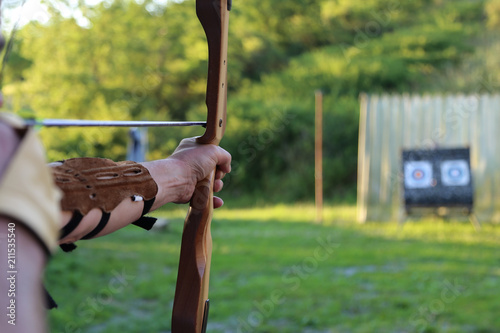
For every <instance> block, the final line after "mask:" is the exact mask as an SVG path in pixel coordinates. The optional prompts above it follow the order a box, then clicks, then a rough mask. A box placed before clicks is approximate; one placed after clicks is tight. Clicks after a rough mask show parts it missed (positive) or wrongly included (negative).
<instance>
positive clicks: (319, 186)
mask: <svg viewBox="0 0 500 333" xmlns="http://www.w3.org/2000/svg"><path fill="white" fill-rule="evenodd" d="M314 95H315V104H316V108H315V114H316V115H315V119H316V120H315V140H314V180H315V182H314V185H315V186H314V188H315V202H316V223H322V222H323V92H321V90H316V92H315V94H314Z"/></svg>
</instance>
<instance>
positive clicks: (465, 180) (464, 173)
mask: <svg viewBox="0 0 500 333" xmlns="http://www.w3.org/2000/svg"><path fill="white" fill-rule="evenodd" d="M441 181H442V183H443V185H444V186H465V185H468V184H469V182H470V172H469V164H468V163H467V161H466V160H451V161H444V162H442V163H441Z"/></svg>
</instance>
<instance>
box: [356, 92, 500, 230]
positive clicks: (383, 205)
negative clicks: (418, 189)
mask: <svg viewBox="0 0 500 333" xmlns="http://www.w3.org/2000/svg"><path fill="white" fill-rule="evenodd" d="M360 99H361V113H360V123H359V149H358V208H357V209H358V220H359V221H360V222H365V221H369V220H375V221H384V220H389V219H396V220H397V219H399V218H401V217H402V216H403V202H402V173H401V151H402V149H415V148H424V149H428V148H434V147H442V148H449V147H459V146H460V147H464V146H468V147H470V149H471V171H472V177H473V185H474V212H475V214H476V216H477V217H478V218H479V220H480V222H483V223H484V222H500V95H443V96H441V95H424V96H411V95H366V94H362V95H361V96H360Z"/></svg>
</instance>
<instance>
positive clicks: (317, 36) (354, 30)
mask: <svg viewBox="0 0 500 333" xmlns="http://www.w3.org/2000/svg"><path fill="white" fill-rule="evenodd" d="M66 5H67V6H70V5H69V2H68V3H67V4H66ZM497 5H498V4H497V1H496V0H489V1H468V0H460V1H451V0H439V1H438V0H420V1H405V2H401V1H394V0H370V1H364V2H362V3H361V2H357V1H347V0H339V1H330V0H316V1H313V0H301V1H298V0H297V1H281V0H272V1H265V2H262V1H261V2H258V3H257V2H255V1H243V2H235V3H234V6H233V10H232V12H231V19H230V43H229V57H230V62H229V66H230V67H229V82H230V86H229V89H230V91H229V102H228V112H229V123H228V128H227V134H226V137H225V138H224V140H223V142H222V143H223V145H224V146H225V147H226V148H227V149H228V150H229V151H230V152H231V153H232V154H233V157H234V172H233V175H231V176H230V178H228V179H227V180H226V191H227V192H228V193H230V194H231V195H232V196H233V197H234V196H247V197H253V198H258V197H265V198H266V200H270V201H295V200H311V199H312V198H313V193H314V191H313V190H314V189H313V184H314V166H313V140H314V112H313V111H314V91H316V90H318V89H321V90H322V91H323V92H324V93H325V98H324V134H325V138H324V157H325V161H324V172H325V174H324V182H325V194H326V197H327V200H334V198H335V197H338V196H339V195H342V196H344V197H345V194H346V193H352V191H353V189H354V185H355V180H356V169H357V167H356V160H357V153H356V152H357V136H358V133H357V126H358V125H357V122H358V109H359V103H358V95H359V93H360V92H377V93H380V92H394V93H403V92H411V93H422V92H436V91H447V90H452V91H472V90H474V88H477V87H478V83H477V82H479V81H481V82H483V81H486V82H487V83H488V84H489V86H492V85H491V82H493V81H495V75H496V73H498V70H497V69H496V68H498V67H499V66H497V65H498V61H497V60H496V57H495V56H494V54H496V53H494V52H492V53H491V52H490V55H488V54H486V53H485V52H484V50H485V49H486V48H487V47H488V46H490V45H496V44H495V43H496V42H491V40H494V41H495V40H497V39H495V37H491V38H489V39H486V38H483V36H484V31H485V29H486V28H487V27H488V29H490V31H491V36H494V33H495V32H496V31H495V29H496V27H497V25H498V24H497V21H498V19H497V16H498V15H497V11H498V10H497V7H498V6H497ZM51 10H52V13H53V14H52V19H51V20H50V21H49V23H48V24H45V25H42V24H37V23H32V24H30V25H27V26H24V27H23V28H22V29H21V30H20V31H19V34H18V36H17V39H16V43H15V45H14V46H15V47H14V49H13V52H12V55H11V62H9V65H8V71H7V76H6V82H5V83H7V84H8V85H7V86H6V87H5V89H4V90H5V93H6V94H7V95H8V97H9V98H8V102H9V103H10V106H11V107H12V109H14V110H20V109H22V108H24V109H26V108H28V109H31V110H34V112H35V114H36V116H37V117H53V118H92V119H137V120H139V119H151V120H155V119H156V120H165V119H175V120H183V119H193V120H201V119H204V117H205V113H206V111H205V106H204V94H205V80H206V65H207V50H206V41H205V37H204V34H203V32H202V28H201V26H200V24H199V22H198V20H197V18H196V16H195V15H194V0H187V1H181V2H177V1H174V2H173V1H169V2H167V4H166V5H160V4H159V3H158V2H156V1H153V0H147V1H140V2H139V1H106V2H102V3H100V4H99V5H96V6H94V7H84V6H83V5H82V3H80V5H79V10H80V13H81V14H82V16H84V17H85V18H86V19H87V21H83V23H82V21H77V20H76V19H72V18H68V17H66V16H63V15H62V14H60V13H59V12H58V11H57V10H56V9H54V8H52V9H51ZM485 14H486V15H485ZM484 59H487V60H488V61H483V60H484ZM471 73H472V74H473V77H474V78H475V79H474V80H473V81H474V82H473V83H472V82H471V80H470V76H471V75H470V74H471ZM478 77H480V78H478ZM198 134H200V130H196V129H194V130H193V129H180V130H174V131H167V130H157V129H155V130H152V131H151V133H150V149H151V151H150V154H149V158H160V157H163V156H166V155H167V154H169V153H170V152H171V151H172V150H173V149H174V147H175V145H176V143H177V142H178V141H179V140H180V138H182V137H184V136H190V135H198ZM41 135H42V137H43V140H44V142H45V145H46V147H47V148H48V154H49V158H50V159H62V158H67V157H72V156H83V155H91V156H106V157H110V158H114V159H122V158H124V156H125V147H126V133H125V131H124V130H111V129H93V130H87V129H85V130H76V129H65V130H54V129H44V130H42V131H41ZM244 200H246V199H244ZM256 200H257V199H256Z"/></svg>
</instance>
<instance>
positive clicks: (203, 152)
mask: <svg viewBox="0 0 500 333" xmlns="http://www.w3.org/2000/svg"><path fill="white" fill-rule="evenodd" d="M143 164H144V166H145V167H146V168H148V169H149V172H150V173H151V176H152V177H153V179H154V180H155V181H156V183H157V184H158V194H157V201H158V202H156V201H155V205H154V206H153V209H155V207H156V206H157V205H163V204H165V203H167V202H176V203H185V202H188V201H189V200H190V199H191V197H192V196H193V192H194V189H195V186H196V184H197V183H198V182H199V181H202V180H203V179H205V178H206V177H207V176H208V175H209V174H210V173H211V172H212V171H213V170H214V169H216V172H215V183H214V192H219V191H220V190H221V189H222V187H223V185H224V184H223V182H222V178H224V176H225V175H226V174H227V173H229V172H231V155H230V154H229V153H228V152H227V151H226V150H224V149H223V148H221V147H219V146H215V145H211V144H207V145H202V144H198V143H196V139H195V138H189V139H184V140H182V141H181V143H180V144H179V146H178V147H177V149H176V150H175V151H174V153H173V154H172V155H171V156H169V157H168V158H166V159H164V160H158V161H152V162H145V163H143ZM223 203H224V202H223V201H222V199H220V198H218V197H214V208H219V207H220V206H222V205H223Z"/></svg>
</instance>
